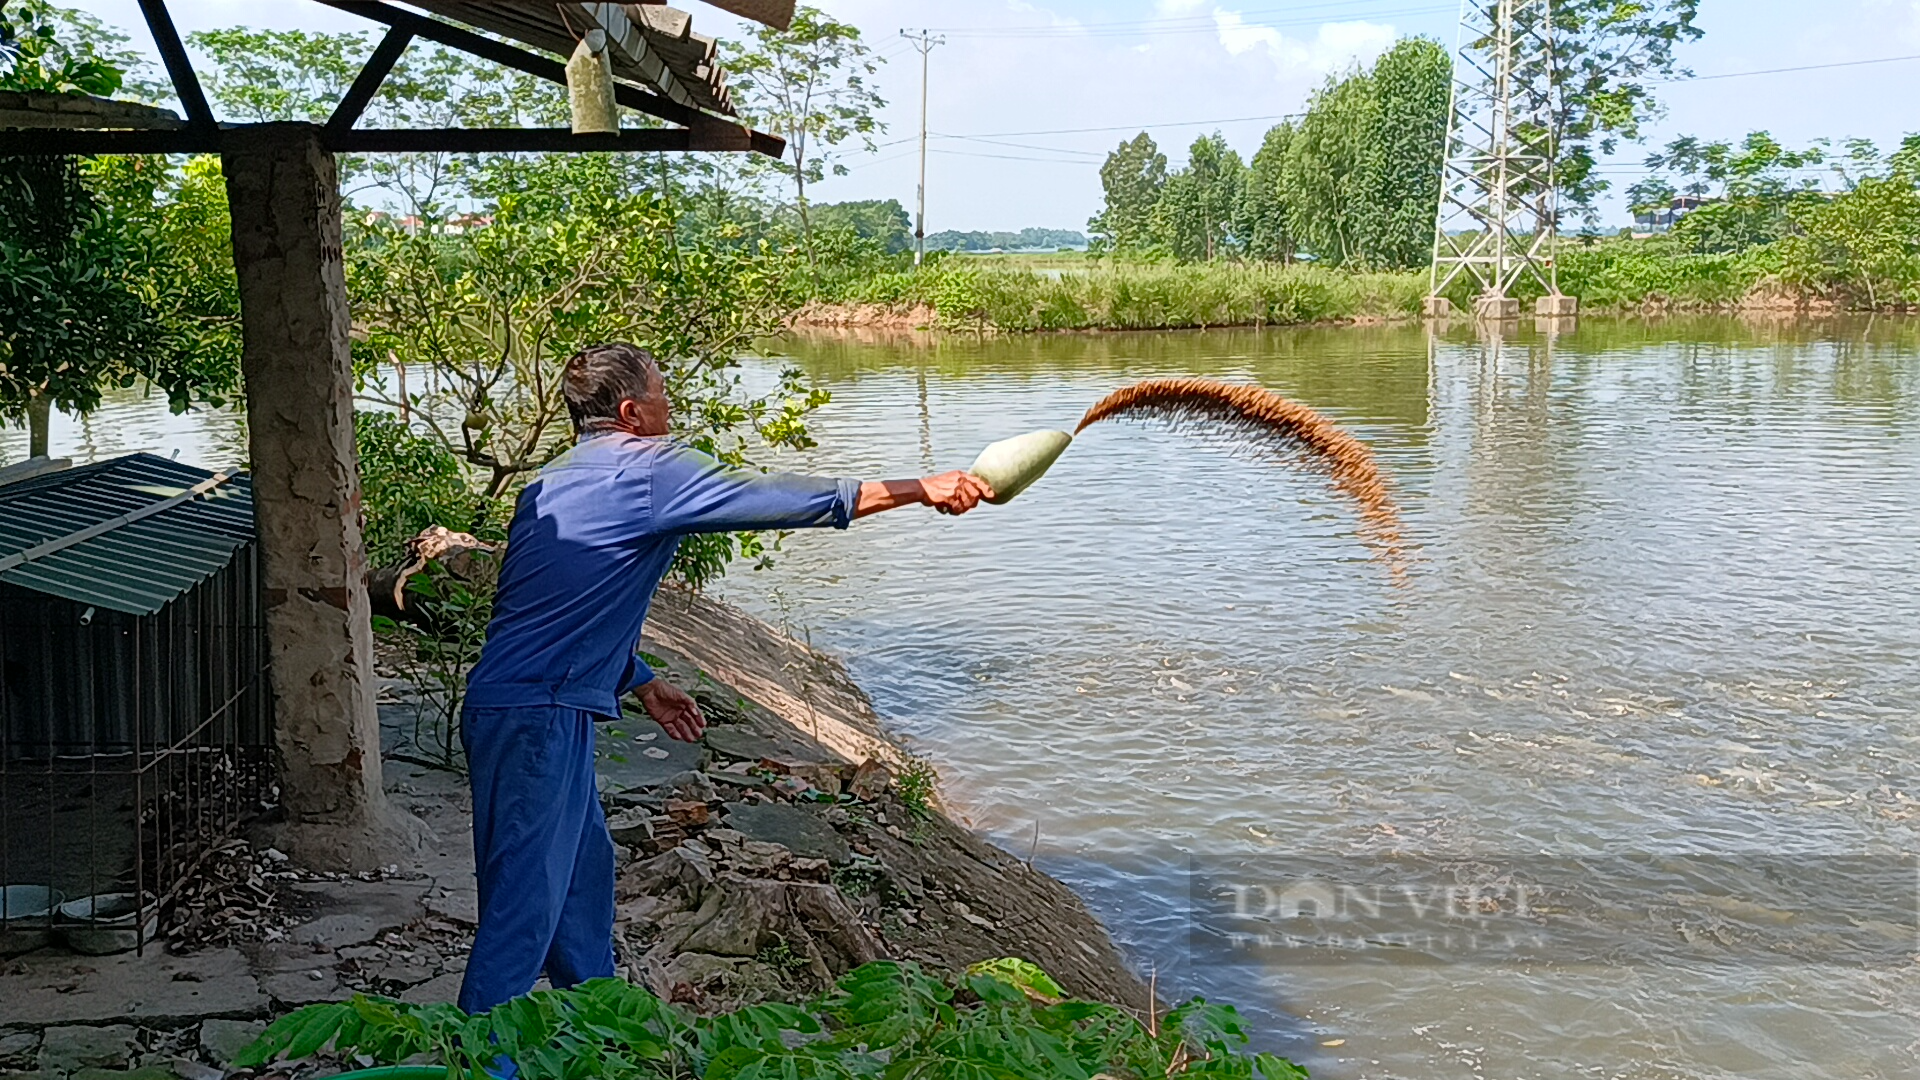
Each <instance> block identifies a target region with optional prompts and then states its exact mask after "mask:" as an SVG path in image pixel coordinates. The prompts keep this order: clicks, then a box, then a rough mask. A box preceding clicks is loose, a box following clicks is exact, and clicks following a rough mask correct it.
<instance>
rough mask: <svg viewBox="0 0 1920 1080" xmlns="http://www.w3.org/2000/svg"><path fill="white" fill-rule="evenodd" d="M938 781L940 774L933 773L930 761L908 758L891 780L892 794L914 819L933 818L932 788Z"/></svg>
mask: <svg viewBox="0 0 1920 1080" xmlns="http://www.w3.org/2000/svg"><path fill="white" fill-rule="evenodd" d="M939 781H940V774H939V773H938V772H935V771H934V768H933V763H932V762H931V761H928V760H926V759H925V758H908V759H907V766H906V768H904V769H902V770H901V771H900V775H899V776H896V777H894V778H893V793H894V795H895V796H897V797H898V798H899V799H900V805H902V806H904V807H906V808H907V812H908V813H910V814H912V815H913V816H914V817H916V818H929V817H932V816H933V795H934V786H935V785H936V784H938V783H939Z"/></svg>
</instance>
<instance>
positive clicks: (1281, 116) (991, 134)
mask: <svg viewBox="0 0 1920 1080" xmlns="http://www.w3.org/2000/svg"><path fill="white" fill-rule="evenodd" d="M1305 115H1306V114H1305V113H1273V114H1271V115H1268V116H1228V117H1223V118H1221V119H1218V120H1171V121H1168V122H1166V123H1163V124H1112V125H1109V126H1107V127H1081V128H1052V129H1050V130H1047V131H985V132H980V133H978V134H969V135H949V136H947V137H948V138H951V139H997V138H1002V137H1006V138H1016V139H1017V138H1019V137H1021V136H1023V135H1078V134H1081V133H1084V132H1092V131H1145V130H1148V129H1150V128H1171V127H1206V126H1207V125H1208V124H1239V123H1246V122H1249V121H1253V120H1298V119H1299V118H1301V117H1302V116H1305Z"/></svg>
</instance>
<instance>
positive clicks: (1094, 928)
mask: <svg viewBox="0 0 1920 1080" xmlns="http://www.w3.org/2000/svg"><path fill="white" fill-rule="evenodd" d="M645 644H646V648H647V649H648V651H649V652H650V653H652V654H653V655H654V656H655V657H656V658H657V659H659V660H660V661H662V663H661V664H659V665H656V666H657V667H660V668H661V670H663V671H664V672H665V673H666V674H667V675H668V677H670V678H672V679H674V680H675V681H676V682H678V683H680V684H681V685H683V686H686V687H688V688H689V689H690V690H692V691H693V693H694V694H695V696H696V697H697V698H699V700H700V702H701V704H702V707H703V710H704V711H705V712H706V713H707V715H708V718H709V721H710V724H711V726H710V728H709V730H708V734H707V737H706V739H705V740H703V742H701V743H700V744H697V745H686V744H680V743H674V742H671V741H670V740H668V739H667V738H666V737H665V735H664V733H662V732H661V731H660V729H659V727H658V726H657V725H655V724H653V722H652V721H651V720H649V719H646V718H645V717H638V716H630V717H628V718H626V719H624V720H623V721H621V722H618V723H612V724H608V725H605V726H604V727H603V729H602V731H601V764H600V773H601V776H600V780H601V796H602V801H603V804H604V805H605V807H606V810H607V814H608V819H609V825H610V826H611V828H612V829H613V832H614V836H615V839H616V842H617V843H618V844H619V854H620V861H621V868H620V871H619V877H618V883H617V891H616V898H617V901H618V908H617V925H616V937H617V953H618V958H619V962H620V964H621V968H622V974H623V975H625V976H626V977H628V978H631V979H634V980H636V981H639V982H642V983H644V984H645V985H647V986H648V987H649V988H650V989H652V990H653V991H654V992H655V993H658V994H660V995H661V996H663V997H667V998H670V999H672V1000H674V1001H677V1002H680V1003H682V1004H684V1005H686V1006H688V1007H691V1008H695V1009H699V1010H721V1009H725V1008H729V1007H732V1006H734V1005H737V1004H739V1003H742V1002H747V1001H754V1000H760V999H763V998H768V997H774V998H781V997H789V998H791V997H797V996H803V995H805V994H808V993H811V992H812V991H814V990H817V989H819V988H821V987H822V986H824V985H825V984H826V983H827V982H828V981H830V980H831V979H832V978H833V977H835V976H837V975H838V974H839V973H841V972H843V971H845V970H847V969H848V968H849V967H852V966H855V965H857V964H859V963H862V962H865V961H867V960H873V959H878V958H882V957H892V958H897V959H912V960H918V961H920V962H922V963H924V964H926V965H928V966H930V967H933V968H939V969H951V968H957V967H962V966H964V965H966V964H969V963H972V962H974V961H977V960H983V959H988V958H991V957H996V956H1020V957H1024V958H1026V959H1029V960H1032V961H1034V962H1036V963H1038V964H1040V965H1041V966H1042V967H1044V968H1046V969H1047V970H1048V971H1050V972H1051V973H1052V974H1053V975H1054V976H1055V978H1057V979H1058V980H1059V981H1060V982H1061V984H1062V985H1063V986H1065V987H1066V988H1067V989H1068V990H1069V991H1070V992H1072V993H1074V994H1076V995H1079V996H1084V997H1089V998H1098V999H1103V1000H1109V1001H1113V1002H1115V1003H1117V1004H1121V1005H1125V1006H1129V1007H1134V1008H1138V1007H1141V1006H1143V1005H1144V1004H1145V1003H1146V1000H1147V990H1146V988H1145V987H1144V986H1143V985H1142V984H1141V983H1140V981H1139V980H1138V979H1137V978H1136V977H1135V976H1134V975H1133V974H1132V973H1131V972H1130V971H1129V970H1128V969H1127V968H1126V966H1125V963H1124V962H1123V961H1122V959H1121V958H1120V956H1119V954H1118V953H1117V952H1116V951H1115V949H1114V947H1113V945H1112V943H1111V942H1110V941H1109V940H1108V938H1107V935H1106V932H1105V931H1104V930H1103V929H1102V928H1101V927H1100V925H1099V923H1098V922H1097V921H1096V920H1095V919H1094V918H1093V917H1092V915H1090V914H1089V913H1088V912H1087V910H1086V908H1085V907H1084V906H1083V905H1082V904H1081V903H1080V901H1079V899H1078V898H1077V897H1075V896H1074V895H1073V893H1072V892H1071V891H1069V890H1068V889H1067V888H1066V887H1065V886H1063V885H1061V884H1060V883H1059V882H1057V881H1054V880H1053V879H1052V878H1049V877H1047V876H1046V875H1044V874H1041V873H1039V872H1037V871H1035V870H1033V869H1032V868H1030V867H1029V866H1027V865H1026V864H1025V863H1024V862H1023V861H1021V860H1020V859H1018V858H1016V857H1015V856H1013V855H1010V854H1008V853H1006V852H1004V851H1001V850H1000V849H998V848H996V847H994V846H992V845H990V844H988V843H986V842H984V841H982V840H980V839H979V838H978V837H975V836H974V835H973V834H971V833H969V832H968V831H966V830H965V829H963V828H961V827H960V826H958V825H956V824H954V823H953V822H952V821H950V820H949V819H948V818H947V817H946V816H944V815H943V814H941V813H940V812H939V810H938V807H937V805H936V804H935V803H934V801H933V795H932V793H931V787H930V783H929V781H930V773H929V772H928V771H927V770H926V767H925V766H924V765H923V764H921V763H917V762H915V761H914V760H913V759H912V758H911V757H910V756H909V755H907V754H905V753H903V752H902V751H901V750H900V749H899V748H898V747H897V746H895V745H894V744H893V743H892V742H890V741H889V740H887V739H886V738H885V736H884V734H883V733H882V731H881V729H880V727H879V724H878V722H877V719H876V718H875V716H874V714H873V711H872V708H871V706H870V705H869V704H868V702H867V699H866V697H865V695H864V694H862V693H861V692H860V691H859V689H858V687H856V686H855V685H854V684H853V683H852V681H851V680H850V679H848V677H847V675H846V673H845V671H844V670H843V669H842V668H841V667H840V665H839V664H838V663H837V662H835V661H833V660H832V659H831V658H828V657H825V656H823V655H821V654H818V653H815V652H813V651H811V650H809V649H807V648H806V647H804V646H802V645H800V644H799V643H797V642H795V641H793V640H791V639H790V638H788V637H786V636H784V635H782V634H780V633H778V632H776V631H774V630H773V629H771V628H770V627H767V626H765V625H764V624H762V623H759V622H757V621H755V620H753V619H751V618H749V617H747V616H745V615H743V614H741V613H739V612H737V611H734V610H732V609H730V608H726V607H724V606H722V605H719V604H715V603H712V602H709V601H705V600H699V599H693V598H689V597H686V596H681V595H677V594H663V596H662V598H661V601H660V602H659V604H658V606H657V607H656V609H655V612H654V616H653V617H652V618H651V619H650V620H649V639H648V641H647V642H646V643H645ZM409 692H410V688H409V687H408V686H406V685H405V684H404V683H400V682H398V681H395V682H393V683H390V684H389V686H388V687H387V690H386V692H385V694H384V697H385V698H386V699H387V700H384V701H383V704H382V719H383V725H384V727H385V729H386V732H387V735H388V743H389V746H388V749H389V751H390V752H391V753H392V754H393V755H394V756H393V758H392V759H391V760H390V761H389V765H388V770H387V787H388V790H389V792H390V793H391V794H392V795H393V797H394V798H395V800H396V801H397V802H398V803H399V804H400V805H402V806H404V807H406V808H407V809H409V810H411V811H412V812H413V813H414V814H416V815H417V816H418V817H420V819H421V820H422V821H423V822H425V823H426V824H427V826H428V827H429V829H430V830H431V831H432V834H433V837H434V839H433V840H432V842H430V843H429V844H428V845H427V846H426V848H425V849H423V850H422V851H420V852H418V853H416V854H415V855H414V856H412V857H411V858H409V859H407V860H404V861H401V862H396V863H395V864H394V865H392V866H389V867H386V868H385V869H384V870H382V871H380V872H377V873H367V874H360V875H341V874H314V873H310V872H306V871H302V870H299V869H297V868H294V867H291V866H288V865H287V864H286V862H285V859H284V857H282V856H279V854H278V853H277V852H275V851H272V850H271V849H255V848H253V847H250V846H249V845H247V844H245V843H244V842H234V843H232V844H230V845H228V846H227V848H226V849H225V850H223V851H222V852H221V853H220V856H219V858H218V859H217V860H216V861H215V865H216V867H217V873H218V878H219V883H218V884H217V885H209V886H208V887H207V889H206V896H205V897H204V899H203V901H202V902H201V905H200V908H199V909H198V916H199V917H198V918H196V919H195V920H193V921H192V924H191V927H190V928H183V929H181V930H179V931H176V934H175V936H174V940H171V941H168V942H163V943H156V944H154V945H152V946H149V947H148V949H147V950H146V951H145V954H144V955H136V954H133V953H125V954H121V955H118V956H107V957H83V956H78V955H75V954H72V953H67V952H63V951H60V950H57V949H43V950H40V951H38V952H35V953H30V954H27V955H24V956H17V957H13V958H11V959H8V960H6V961H0V1075H3V1074H14V1075H18V1074H29V1075H38V1076H45V1077H49V1078H51V1077H68V1076H71V1077H77V1078H81V1080H136V1078H137V1080H164V1078H165V1077H168V1076H173V1077H178V1078H180V1080H214V1078H216V1077H218V1076H221V1075H223V1074H224V1073H225V1066H226V1064H227V1063H228V1062H229V1061H231V1060H232V1057H233V1055H234V1054H235V1053H236V1052H237V1051H238V1050H239V1048H240V1047H242V1046H244V1045H245V1044H246V1043H247V1042H248V1041H250V1040H251V1039H252V1037H253V1036H254V1035H255V1034H257V1033H258V1032H259V1031H260V1030H261V1029H262V1028H263V1027H264V1026H265V1023H266V1022H267V1021H268V1020H269V1019H271V1018H272V1017H273V1016H276V1015H279V1014H281V1013H283V1012H285V1011H287V1010H289V1009H292V1008H296V1007H298V1006H300V1005H304V1004H308V1003H311V1002H317V1001H334V1000H342V999H344V998H346V997H348V996H350V995H352V994H354V993H357V992H364V993H370V994H380V995H385V996H390V997H397V998H400V999H402V1000H406V1001H450V1000H452V999H453V998H454V996H455V995H456V994H457V993H458V990H459V984H460V978H461V974H462V972H463V971H464V969H465V965H466V954H467V949H468V946H469V944H470V942H471V935H472V930H473V922H474V918H475V894H474V885H473V876H472V875H473V863H472V839H471V835H472V834H471V830H470V824H469V822H470V813H471V804H470V802H469V800H468V796H467V793H466V790H465V786H464V781H463V780H462V779H461V778H460V777H459V776H458V775H457V774H456V773H452V772H447V771H443V770H439V769H434V768H430V767H426V766H424V765H422V764H419V762H420V761H421V760H424V759H425V758H426V757H428V756H430V751H429V748H423V747H420V746H415V745H412V739H413V733H414V725H413V719H412V715H411V714H412V709H411V707H410V705H409V703H408V696H407V695H408V694H409Z"/></svg>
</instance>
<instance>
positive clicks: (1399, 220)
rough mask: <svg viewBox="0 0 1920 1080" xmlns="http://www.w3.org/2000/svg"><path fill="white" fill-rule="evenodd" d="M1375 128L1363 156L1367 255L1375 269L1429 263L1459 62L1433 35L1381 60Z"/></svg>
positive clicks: (1362, 224) (1407, 42) (1362, 221)
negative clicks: (1443, 157)
mask: <svg viewBox="0 0 1920 1080" xmlns="http://www.w3.org/2000/svg"><path fill="white" fill-rule="evenodd" d="M1372 80H1373V92H1374V97H1375V98H1376V100H1377V102H1378V104H1377V108H1376V112H1375V114H1374V123H1375V126H1374V129H1373V131H1372V132H1371V133H1370V135H1369V136H1368V138H1367V141H1366V147H1365V150H1364V152H1363V153H1362V155H1361V159H1360V174H1361V175H1360V187H1361V191H1362V193H1363V194H1362V198H1361V208H1360V211H1359V213H1358V214H1357V215H1356V217H1357V218H1358V228H1357V232H1358V234H1359V248H1360V253H1361V260H1360V261H1362V262H1364V263H1365V264H1366V265H1367V266H1370V267H1373V268H1375V269H1407V268H1411V267H1419V266H1425V265H1427V260H1428V259H1429V258H1430V257H1431V255H1432V252H1433V222H1434V211H1435V209H1436V208H1437V207H1438V206H1439V205H1440V163H1441V158H1442V156H1443V154H1444V151H1445V147H1446V138H1447V107H1448V103H1449V101H1450V100H1451V85H1452V81H1453V60H1452V57H1450V56H1449V55H1448V53H1447V50H1446V47H1445V46H1443V45H1441V44H1440V43H1439V42H1437V41H1434V40H1433V39H1431V38H1422V37H1416V38H1402V39H1401V40H1400V41H1398V42H1396V43H1395V44H1394V46H1393V48H1391V49H1389V50H1387V52H1386V53H1385V55H1383V56H1381V57H1380V59H1379V60H1378V61H1377V62H1375V64H1374V66H1373V73H1372Z"/></svg>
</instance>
